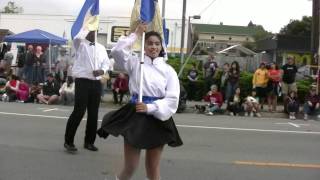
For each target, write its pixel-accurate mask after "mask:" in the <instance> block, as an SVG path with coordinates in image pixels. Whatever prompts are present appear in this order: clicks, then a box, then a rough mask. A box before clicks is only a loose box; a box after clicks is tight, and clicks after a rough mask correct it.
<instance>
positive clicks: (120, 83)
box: [112, 73, 129, 105]
mask: <svg viewBox="0 0 320 180" xmlns="http://www.w3.org/2000/svg"><path fill="white" fill-rule="evenodd" d="M128 90H129V87H128V79H127V77H126V75H125V74H124V73H119V75H118V77H117V78H116V80H115V81H114V83H113V87H112V92H113V103H114V104H118V103H119V104H120V105H122V100H123V96H124V95H125V94H126V93H128ZM118 96H119V99H118Z"/></svg>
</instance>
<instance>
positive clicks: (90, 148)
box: [83, 144, 98, 151]
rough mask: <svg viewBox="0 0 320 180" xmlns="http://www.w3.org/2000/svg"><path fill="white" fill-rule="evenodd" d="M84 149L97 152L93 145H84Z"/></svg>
mask: <svg viewBox="0 0 320 180" xmlns="http://www.w3.org/2000/svg"><path fill="white" fill-rule="evenodd" d="M83 147H84V148H85V149H88V150H90V151H98V148H97V147H96V146H94V145H93V144H84V146H83Z"/></svg>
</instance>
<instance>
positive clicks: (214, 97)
mask: <svg viewBox="0 0 320 180" xmlns="http://www.w3.org/2000/svg"><path fill="white" fill-rule="evenodd" d="M210 89H211V91H209V92H208V94H207V95H206V96H205V97H204V98H203V99H204V101H206V102H209V112H208V113H207V114H208V115H213V114H214V113H215V112H217V111H219V110H220V109H221V106H222V103H223V98H222V94H221V93H220V92H219V91H218V87H217V86H216V85H212V86H211V87H210Z"/></svg>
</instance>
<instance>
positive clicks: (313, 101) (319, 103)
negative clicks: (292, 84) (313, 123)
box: [303, 85, 320, 120]
mask: <svg viewBox="0 0 320 180" xmlns="http://www.w3.org/2000/svg"><path fill="white" fill-rule="evenodd" d="M316 91H317V88H316V86H315V85H313V86H312V87H311V89H310V92H309V94H308V95H307V96H306V98H305V101H304V102H305V103H304V106H303V112H304V120H308V116H309V115H318V114H319V112H320V111H319V110H320V98H319V96H318V95H317V92H316Z"/></svg>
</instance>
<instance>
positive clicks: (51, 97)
mask: <svg viewBox="0 0 320 180" xmlns="http://www.w3.org/2000/svg"><path fill="white" fill-rule="evenodd" d="M59 89H60V85H59V83H58V82H57V81H56V80H55V79H54V77H53V74H51V73H50V74H48V75H47V80H46V81H45V82H44V83H43V87H42V90H41V93H40V94H38V95H37V98H38V100H39V102H40V103H44V104H48V105H50V104H55V103H56V102H57V101H58V100H59Z"/></svg>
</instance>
